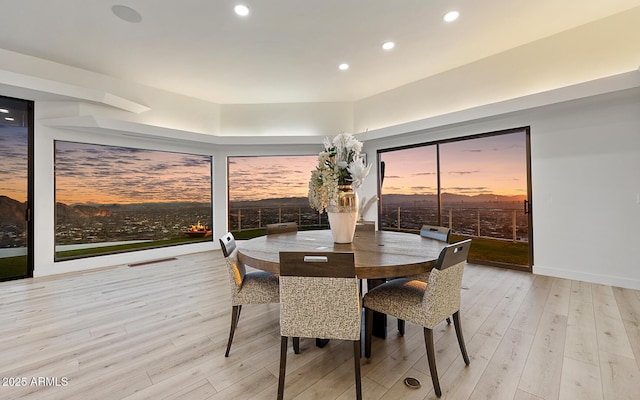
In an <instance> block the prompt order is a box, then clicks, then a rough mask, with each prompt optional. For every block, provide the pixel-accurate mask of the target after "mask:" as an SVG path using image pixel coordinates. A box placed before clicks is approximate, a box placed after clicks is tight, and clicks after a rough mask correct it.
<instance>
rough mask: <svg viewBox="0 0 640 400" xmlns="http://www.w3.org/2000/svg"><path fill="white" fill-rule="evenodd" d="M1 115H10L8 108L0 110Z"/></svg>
mask: <svg viewBox="0 0 640 400" xmlns="http://www.w3.org/2000/svg"><path fill="white" fill-rule="evenodd" d="M0 113H3V114H9V110H7V109H6V108H0Z"/></svg>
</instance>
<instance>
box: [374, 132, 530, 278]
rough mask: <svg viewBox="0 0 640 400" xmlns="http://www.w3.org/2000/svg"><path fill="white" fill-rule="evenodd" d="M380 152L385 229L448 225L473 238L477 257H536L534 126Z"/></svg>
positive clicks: (493, 260)
mask: <svg viewBox="0 0 640 400" xmlns="http://www.w3.org/2000/svg"><path fill="white" fill-rule="evenodd" d="M379 160H380V166H381V177H382V182H381V186H380V199H381V201H380V227H381V228H382V229H388V230H398V231H408V232H417V231H419V230H420V227H421V226H422V225H425V224H426V225H440V226H445V227H450V228H451V231H452V238H453V239H452V240H459V239H463V238H467V237H473V238H474V245H473V246H472V251H471V253H470V255H469V258H470V259H472V260H473V261H476V262H484V263H487V264H492V265H507V266H510V267H522V268H527V269H528V268H529V267H530V266H531V265H532V263H533V260H532V248H531V237H532V235H531V213H530V207H529V205H530V202H529V199H530V196H531V185H530V184H529V181H530V156H529V130H528V128H519V129H514V130H510V131H504V132H493V133H488V134H483V135H475V136H471V137H465V138H459V139H455V140H443V141H438V142H433V143H424V144H419V145H415V146H411V147H402V148H393V149H385V150H381V151H380V152H379ZM382 170H384V173H382Z"/></svg>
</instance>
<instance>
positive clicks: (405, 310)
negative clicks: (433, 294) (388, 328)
mask: <svg viewBox="0 0 640 400" xmlns="http://www.w3.org/2000/svg"><path fill="white" fill-rule="evenodd" d="M426 288H427V284H426V283H425V282H422V281H418V280H411V279H408V278H398V279H393V280H391V281H389V282H387V283H384V284H382V285H380V286H377V287H375V288H373V289H372V290H370V291H369V292H368V293H367V294H365V296H364V306H365V307H366V308H369V309H372V310H374V311H379V312H382V313H384V314H388V315H391V316H394V317H396V318H398V319H403V320H405V321H409V322H413V323H415V324H418V325H422V326H425V324H424V322H425V321H424V310H423V309H422V299H423V297H424V292H425V290H426Z"/></svg>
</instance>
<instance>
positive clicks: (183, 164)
mask: <svg viewBox="0 0 640 400" xmlns="http://www.w3.org/2000/svg"><path fill="white" fill-rule="evenodd" d="M211 168H212V162H211V156H205V155H195V154H184V153H174V152H167V151H157V150H145V149H137V148H130V147H118V146H105V145H97V144H86V143H75V142H67V141H56V142H55V196H56V213H55V218H56V238H55V243H56V254H55V258H56V260H61V259H67V258H77V257H84V256H89V255H96V254H105V253H112V252H122V251H131V250H136V249H141V248H151V247H159V246H168V245H175V244H184V243H193V242H197V241H203V240H204V241H210V240H212V234H211V230H210V229H209V227H210V226H211V223H212V217H211V215H212V202H211V199H212V186H211V175H212V169H211Z"/></svg>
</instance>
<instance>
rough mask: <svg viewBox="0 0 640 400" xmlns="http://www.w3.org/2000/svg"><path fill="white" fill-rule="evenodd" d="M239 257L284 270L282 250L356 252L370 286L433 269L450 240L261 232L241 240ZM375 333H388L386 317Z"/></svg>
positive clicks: (360, 270)
mask: <svg viewBox="0 0 640 400" xmlns="http://www.w3.org/2000/svg"><path fill="white" fill-rule="evenodd" d="M237 244H238V259H239V261H241V262H243V263H244V264H245V265H248V266H251V267H254V268H258V269H261V270H264V271H269V272H273V273H279V272H280V252H281V251H309V252H323V251H331V252H353V254H354V261H355V266H356V275H357V276H358V278H360V279H366V280H367V288H368V289H369V290H370V289H372V288H374V287H375V286H378V285H380V284H382V283H384V282H385V280H386V279H388V278H396V277H400V276H408V275H415V274H419V273H422V272H426V271H430V270H431V269H432V268H433V267H434V266H435V265H436V263H437V261H438V256H439V255H440V252H441V251H442V249H443V248H444V246H445V245H446V243H444V242H441V241H438V240H435V239H429V238H425V237H422V236H420V235H417V234H411V233H401V232H391V231H356V234H355V237H354V239H353V242H352V243H334V242H333V237H332V236H331V231H330V230H313V231H298V232H288V233H280V234H275V235H266V236H259V237H256V238H253V239H249V240H242V241H238V242H237ZM373 334H374V335H375V336H378V337H385V336H386V317H385V316H384V315H383V314H380V315H376V316H375V317H374V331H373Z"/></svg>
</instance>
